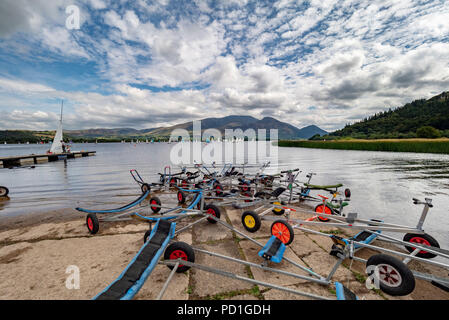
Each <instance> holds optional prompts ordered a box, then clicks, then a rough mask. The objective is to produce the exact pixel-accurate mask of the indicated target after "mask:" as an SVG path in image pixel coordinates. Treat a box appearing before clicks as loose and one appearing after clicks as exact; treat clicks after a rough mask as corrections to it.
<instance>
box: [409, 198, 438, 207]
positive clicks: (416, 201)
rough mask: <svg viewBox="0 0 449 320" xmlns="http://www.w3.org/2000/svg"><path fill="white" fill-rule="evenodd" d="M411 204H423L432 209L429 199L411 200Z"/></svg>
mask: <svg viewBox="0 0 449 320" xmlns="http://www.w3.org/2000/svg"><path fill="white" fill-rule="evenodd" d="M412 200H413V204H424V205H427V206H429V208H433V204H432V199H430V198H425V200H426V201H421V200H419V199H416V198H413V199H412Z"/></svg>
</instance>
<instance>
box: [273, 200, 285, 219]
mask: <svg viewBox="0 0 449 320" xmlns="http://www.w3.org/2000/svg"><path fill="white" fill-rule="evenodd" d="M275 202H279V204H276V205H277V206H281V205H282V202H281V201H275ZM275 202H273V204H274V203H275ZM276 209H278V210H279V208H274V209H273V210H271V211H272V212H273V213H274V214H275V215H277V216H282V215H283V214H284V213H285V210H284V209H280V210H279V211H278V210H276Z"/></svg>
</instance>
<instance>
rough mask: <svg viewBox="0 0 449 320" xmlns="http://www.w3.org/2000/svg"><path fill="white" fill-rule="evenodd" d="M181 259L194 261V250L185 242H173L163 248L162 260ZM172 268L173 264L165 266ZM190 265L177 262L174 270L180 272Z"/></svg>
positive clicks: (187, 268)
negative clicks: (176, 267) (177, 264)
mask: <svg viewBox="0 0 449 320" xmlns="http://www.w3.org/2000/svg"><path fill="white" fill-rule="evenodd" d="M176 259H181V260H184V261H189V262H192V263H194V262H195V252H194V251H193V249H192V247H191V246H190V245H188V244H187V243H185V242H174V243H172V244H171V245H169V246H168V247H167V249H165V252H164V260H176ZM167 267H168V268H170V269H173V268H174V266H167ZM189 269H190V267H188V266H184V265H182V264H179V266H178V269H177V270H176V272H178V273H182V272H186V271H187V270H189Z"/></svg>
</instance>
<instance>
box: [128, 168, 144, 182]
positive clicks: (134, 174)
mask: <svg viewBox="0 0 449 320" xmlns="http://www.w3.org/2000/svg"><path fill="white" fill-rule="evenodd" d="M129 173H131V176H132V177H133V179H134V181H136V182H137V183H138V184H139V185H140V184H144V183H145V182H144V181H143V179H142V177H141V176H140V174H139V172H138V171H137V170H136V169H132V170H129Z"/></svg>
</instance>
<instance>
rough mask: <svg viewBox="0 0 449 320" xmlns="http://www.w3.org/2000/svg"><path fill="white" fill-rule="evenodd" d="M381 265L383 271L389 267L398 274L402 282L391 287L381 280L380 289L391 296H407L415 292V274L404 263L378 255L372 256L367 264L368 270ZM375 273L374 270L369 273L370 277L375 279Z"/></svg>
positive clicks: (384, 255) (387, 256)
mask: <svg viewBox="0 0 449 320" xmlns="http://www.w3.org/2000/svg"><path fill="white" fill-rule="evenodd" d="M379 265H381V267H382V268H383V269H384V268H385V267H389V268H390V271H393V272H395V273H398V274H399V276H400V282H399V284H397V285H396V286H391V285H389V284H388V283H387V282H386V281H382V280H381V279H379V280H378V283H379V286H380V289H381V290H382V291H383V292H385V293H387V294H389V295H391V296H405V295H408V294H410V293H412V292H413V290H415V277H414V276H413V273H412V272H411V271H410V269H409V268H408V267H407V266H406V265H405V264H404V263H402V261H401V260H399V259H397V258H395V257H392V256H389V255H386V254H376V255H374V256H371V257H370V258H369V259H368V261H367V262H366V268H367V269H368V267H370V266H379ZM391 268H392V269H391ZM393 269H394V270H393ZM384 270H385V269H384ZM385 271H388V270H385ZM373 273H374V270H371V271H370V272H368V276H370V277H371V276H372V277H375V276H374V275H373ZM390 274H391V272H390Z"/></svg>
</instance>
